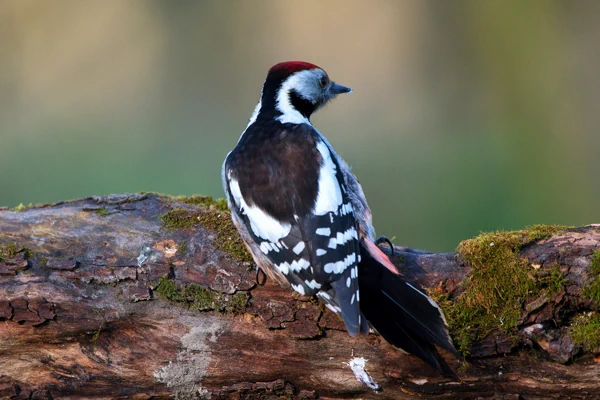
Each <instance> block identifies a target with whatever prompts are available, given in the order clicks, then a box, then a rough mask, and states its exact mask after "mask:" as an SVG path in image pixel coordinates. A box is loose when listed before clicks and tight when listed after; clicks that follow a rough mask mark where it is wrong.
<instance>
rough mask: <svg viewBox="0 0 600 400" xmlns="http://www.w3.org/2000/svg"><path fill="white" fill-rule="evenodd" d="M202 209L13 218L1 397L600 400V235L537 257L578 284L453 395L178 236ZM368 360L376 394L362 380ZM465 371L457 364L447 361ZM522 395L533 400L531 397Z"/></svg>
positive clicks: (536, 252) (492, 343)
mask: <svg viewBox="0 0 600 400" xmlns="http://www.w3.org/2000/svg"><path fill="white" fill-rule="evenodd" d="M174 207H181V208H184V209H187V210H194V209H196V207H195V206H193V205H188V204H183V203H178V202H176V201H174V200H173V199H169V198H166V197H161V196H157V195H112V196H105V197H90V198H87V199H82V200H77V201H72V202H65V203H56V204H53V205H48V206H44V207H38V208H32V209H29V210H26V211H23V212H11V211H8V210H6V209H5V210H0V244H4V245H7V244H10V245H11V246H12V248H11V249H12V250H11V252H10V254H5V255H4V256H3V257H1V258H0V321H3V322H1V323H0V397H1V398H36V399H41V398H48V399H49V398H61V399H62V398H67V399H76V398H136V399H145V398H172V397H178V398H196V397H198V398H202V397H205V398H210V397H212V398H222V399H242V398H243V399H247V398H269V399H271V398H299V399H300V398H307V399H308V398H357V397H358V398H364V399H369V398H378V399H399V398H412V396H413V395H414V394H415V393H417V394H419V396H420V397H421V398H423V399H427V398H452V399H459V398H477V397H480V398H524V399H541V398H545V399H546V398H565V397H569V398H575V399H578V398H597V396H598V393H600V380H599V379H598V376H599V374H600V363H598V362H597V361H598V359H597V358H596V361H595V360H594V354H593V353H589V352H583V351H582V350H581V349H579V348H578V347H577V346H575V345H574V344H573V342H572V340H571V338H570V337H569V334H568V329H567V327H568V326H569V324H570V321H571V318H572V317H573V315H575V314H576V313H580V312H582V311H585V310H597V304H593V303H592V302H591V301H590V300H588V299H585V298H584V296H582V295H581V290H582V288H583V287H584V285H585V284H586V282H587V280H588V267H589V265H590V260H591V257H592V254H593V251H594V250H597V249H600V229H598V228H597V227H594V226H589V227H583V228H576V229H570V230H567V231H565V232H563V233H560V234H557V235H555V236H553V237H551V238H549V239H546V240H542V241H540V242H538V243H535V244H532V245H529V246H526V247H525V248H523V249H522V251H521V256H522V257H525V258H527V259H528V261H529V262H530V263H531V264H535V265H539V268H541V269H544V268H549V267H550V266H551V265H556V264H557V263H558V265H560V267H561V271H563V274H564V277H565V279H566V280H567V283H566V284H565V285H564V287H563V289H562V290H561V291H560V292H559V293H557V294H555V295H553V296H550V297H545V298H537V299H530V300H529V301H528V302H526V303H525V304H523V311H522V314H523V315H522V317H521V319H520V324H519V333H520V335H519V338H518V339H519V340H517V341H515V340H513V339H514V338H509V337H508V336H506V335H504V334H502V333H501V331H493V332H492V333H491V334H489V335H488V336H487V337H486V338H485V339H483V340H481V341H479V342H477V343H474V344H473V346H472V348H471V354H472V356H473V357H471V358H469V359H468V361H469V363H467V364H466V367H463V368H462V369H461V370H460V372H459V377H460V381H454V382H453V381H449V380H448V379H445V378H442V377H440V376H439V375H438V374H437V373H436V372H435V371H433V370H431V369H430V368H429V367H428V366H426V365H425V364H424V363H422V362H421V361H420V360H418V359H416V358H414V357H411V356H408V355H405V354H402V353H401V352H399V351H397V350H396V349H394V348H393V347H391V346H389V345H388V344H387V343H385V342H384V341H383V340H382V339H381V338H380V337H379V336H377V335H374V334H371V335H369V336H366V337H358V338H351V337H349V336H348V335H347V334H346V333H345V332H344V327H343V323H342V322H341V321H340V320H339V319H338V318H337V317H336V316H335V315H333V314H331V313H330V312H329V311H325V310H323V308H322V307H321V306H320V305H319V304H318V303H317V302H315V301H314V300H311V299H308V298H303V297H300V296H297V295H296V294H294V293H293V292H292V291H291V290H289V289H286V288H281V287H279V286H276V285H274V284H273V282H267V283H266V285H264V286H257V285H256V284H255V272H254V271H253V270H251V267H252V264H250V263H244V262H242V263H240V262H236V261H234V259H233V258H232V257H231V256H230V255H229V254H227V253H224V252H222V251H220V250H218V249H216V248H215V246H214V244H215V240H217V237H216V235H215V233H214V232H213V231H212V230H211V229H208V228H206V227H203V226H201V225H195V226H191V227H188V228H184V229H177V230H172V231H169V230H166V229H164V227H162V222H161V219H160V216H161V215H162V214H164V213H165V212H167V211H169V210H170V209H172V208H174ZM395 254H396V257H394V262H395V264H397V265H398V266H399V268H400V269H401V270H402V271H403V272H404V274H405V276H406V277H407V279H408V280H410V281H413V282H417V283H419V284H420V285H421V286H423V287H429V288H431V287H437V288H440V289H441V290H443V291H445V292H447V293H450V294H452V295H456V294H458V293H460V291H461V290H462V289H461V282H463V280H464V278H465V277H466V276H467V275H468V274H469V271H470V267H469V266H467V265H465V264H464V263H463V262H462V261H461V260H460V258H459V257H457V255H456V254H454V253H448V254H432V253H427V252H422V251H415V250H411V249H405V248H400V247H398V248H396V251H395ZM161 278H163V279H164V278H170V279H173V280H174V281H175V282H176V283H177V284H178V285H190V284H194V285H199V286H198V287H200V286H201V287H203V288H205V289H209V290H210V293H214V294H218V296H219V297H218V298H219V299H220V301H224V302H227V301H231V300H232V299H233V296H235V294H236V293H240V292H247V293H248V295H249V296H248V297H249V301H248V304H247V306H246V308H245V311H243V312H241V313H238V314H233V313H231V312H219V311H214V310H213V311H211V310H205V309H206V308H209V309H210V308H220V306H218V305H215V304H213V305H212V306H210V305H209V306H204V308H201V309H202V310H204V311H198V310H196V309H194V308H198V307H194V306H193V303H192V302H187V301H186V300H189V299H188V298H184V299H183V300H184V302H183V303H182V302H173V301H168V300H165V299H161V298H160V296H158V293H157V290H156V289H157V285H158V282H159V281H160V279H161ZM353 357H364V358H365V359H367V360H368V362H367V364H366V369H367V372H368V373H369V374H370V376H371V377H372V378H373V379H374V380H375V381H376V382H377V383H378V384H379V385H381V386H382V387H383V391H382V392H379V393H375V392H373V391H372V390H370V389H368V388H367V387H366V386H364V385H363V384H362V383H360V382H358V381H357V380H356V378H355V376H354V374H353V372H352V371H351V370H350V368H349V367H348V362H349V361H350V360H351V359H352V358H353ZM448 362H449V363H450V364H451V365H452V366H453V367H455V368H458V367H459V364H458V362H456V361H455V360H451V359H449V360H448ZM519 396H520V397H519Z"/></svg>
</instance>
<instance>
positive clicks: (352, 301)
mask: <svg viewBox="0 0 600 400" xmlns="http://www.w3.org/2000/svg"><path fill="white" fill-rule="evenodd" d="M355 297H356V295H355V294H354V293H353V294H352V298H351V299H350V304H354V298H355Z"/></svg>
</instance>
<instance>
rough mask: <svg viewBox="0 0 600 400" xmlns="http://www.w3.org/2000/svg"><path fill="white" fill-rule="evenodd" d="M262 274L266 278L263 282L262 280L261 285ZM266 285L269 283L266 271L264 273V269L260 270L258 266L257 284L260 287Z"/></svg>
mask: <svg viewBox="0 0 600 400" xmlns="http://www.w3.org/2000/svg"><path fill="white" fill-rule="evenodd" d="M261 273H262V275H263V277H264V278H263V280H262V283H261V280H260V278H259V276H260V274H261ZM265 283H267V274H266V273H265V271H263V270H262V268H260V267H259V266H258V265H257V266H256V284H257V285H258V286H264V285H265Z"/></svg>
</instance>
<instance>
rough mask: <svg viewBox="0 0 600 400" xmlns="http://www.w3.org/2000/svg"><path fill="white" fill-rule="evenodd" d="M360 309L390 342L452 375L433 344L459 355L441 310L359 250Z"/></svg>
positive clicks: (400, 278)
mask: <svg viewBox="0 0 600 400" xmlns="http://www.w3.org/2000/svg"><path fill="white" fill-rule="evenodd" d="M358 280H359V287H360V293H361V296H360V297H361V299H360V308H361V312H362V313H363V315H364V316H365V318H366V319H367V320H368V321H369V323H370V324H371V325H372V326H373V328H374V329H375V330H377V332H379V334H380V335H381V336H383V338H384V339H385V340H387V341H388V342H389V343H390V344H392V345H394V346H396V347H399V348H401V349H402V350H404V351H406V352H408V353H411V354H414V355H415V356H417V357H419V358H421V359H422V360H423V361H425V362H426V363H428V364H429V365H431V366H432V367H434V368H436V369H438V370H439V371H441V372H442V373H443V374H444V375H446V376H455V375H454V373H453V372H452V370H451V369H450V368H449V367H448V365H447V364H446V363H445V361H444V359H443V358H442V357H441V356H440V354H439V353H438V351H437V349H436V348H435V345H437V346H440V347H442V348H443V349H445V350H447V351H448V352H450V353H452V354H453V355H455V356H456V357H458V352H457V351H456V349H454V346H453V345H452V341H451V339H450V336H449V335H448V327H447V326H446V323H445V321H444V317H443V313H442V311H441V310H440V309H439V307H438V306H437V304H435V302H433V300H431V299H430V298H429V297H428V296H426V295H425V294H424V293H423V292H421V291H420V290H418V289H417V288H415V287H414V286H412V285H410V284H409V283H407V282H405V281H404V279H402V277H401V276H399V275H396V274H394V273H392V272H391V271H389V270H388V269H387V268H385V267H384V266H383V265H381V264H380V263H379V262H378V261H376V260H375V259H374V258H373V257H371V256H370V254H369V253H368V251H367V250H366V249H362V251H361V263H360V265H359V271H358Z"/></svg>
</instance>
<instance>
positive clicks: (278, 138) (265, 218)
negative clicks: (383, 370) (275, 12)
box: [221, 61, 458, 375]
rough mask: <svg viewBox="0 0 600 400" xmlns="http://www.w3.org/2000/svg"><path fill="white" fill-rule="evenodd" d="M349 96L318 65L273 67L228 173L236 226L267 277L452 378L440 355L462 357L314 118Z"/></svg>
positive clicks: (355, 330) (228, 161)
mask: <svg viewBox="0 0 600 400" xmlns="http://www.w3.org/2000/svg"><path fill="white" fill-rule="evenodd" d="M351 92H352V89H350V88H349V87H346V86H343V85H340V84H337V83H336V82H334V81H333V80H331V79H330V78H329V75H328V74H327V73H326V72H325V70H324V69H322V68H320V67H318V66H317V65H315V64H312V63H308V62H304V61H286V62H282V63H279V64H276V65H274V66H273V67H271V68H270V69H269V71H268V73H267V77H266V80H265V81H264V84H263V86H262V90H261V94H260V100H259V102H258V104H257V105H256V107H255V108H254V112H253V113H252V115H251V117H250V120H249V122H248V125H247V126H246V129H245V130H244V131H243V133H242V134H241V136H240V138H239V140H238V142H237V145H236V146H235V148H234V149H233V150H232V151H231V152H229V153H228V154H227V156H226V158H225V161H224V163H223V167H222V171H221V174H222V180H223V187H224V191H225V194H226V199H227V203H228V206H229V208H230V210H231V217H232V220H233V223H234V225H235V226H236V228H237V230H238V231H239V233H240V236H241V237H242V239H243V241H244V243H245V244H246V247H247V248H248V250H249V251H250V253H251V254H252V257H253V259H254V261H255V262H256V264H257V267H258V268H260V269H262V270H263V271H264V272H265V274H266V275H267V277H268V278H269V279H273V280H274V281H276V282H278V283H279V284H281V285H283V286H287V287H290V286H291V288H292V289H293V290H295V291H296V292H298V293H299V294H301V295H305V296H317V298H319V299H320V300H321V301H322V302H323V303H324V304H325V306H326V307H327V308H329V309H330V310H332V311H333V312H334V313H336V314H338V315H339V316H341V318H342V319H343V321H344V325H345V328H346V331H347V332H348V334H350V335H351V336H356V335H359V334H368V333H369V331H370V330H371V329H373V331H375V332H377V333H379V334H380V335H381V336H382V337H383V338H384V339H385V340H386V341H387V342H389V343H390V344H392V345H393V346H395V347H397V348H399V349H401V350H403V351H405V352H408V353H410V354H413V355H415V356H417V357H419V358H421V359H422V360H423V361H425V362H426V363H427V364H429V365H431V366H432V367H434V368H435V369H437V370H439V371H441V372H442V373H443V374H450V375H452V372H451V370H450V368H449V367H448V365H447V364H446V363H445V361H444V359H443V357H442V356H441V355H440V354H439V352H438V351H437V349H436V346H439V347H441V348H443V349H445V350H446V351H448V352H449V353H451V354H453V355H454V356H458V354H457V352H456V350H455V348H454V346H453V344H452V340H451V338H450V336H449V334H448V326H447V323H446V319H445V317H444V314H443V312H442V310H441V309H440V307H439V306H438V305H437V304H436V302H435V301H434V300H433V299H431V298H430V297H429V296H427V295H426V294H425V293H424V292H423V291H422V290H420V289H418V288H417V287H416V286H415V285H412V284H411V283H409V282H407V281H406V280H404V279H403V277H402V275H401V274H400V273H399V271H398V269H397V268H396V266H395V265H394V264H393V263H392V262H391V261H390V259H389V258H388V256H387V255H386V254H385V253H384V252H383V251H382V250H381V249H380V248H379V247H378V246H377V243H378V240H377V239H375V229H374V227H373V222H372V214H371V210H370V208H369V206H368V204H367V200H366V197H365V194H364V192H363V189H362V186H361V185H360V183H359V182H358V180H357V178H356V176H355V175H354V174H353V173H352V172H351V170H350V167H349V165H348V164H347V163H346V162H345V161H344V160H343V159H342V158H341V157H340V156H339V155H338V153H337V152H336V151H335V150H334V148H333V147H332V145H331V144H330V143H329V141H328V140H327V139H326V138H325V136H323V135H322V134H321V133H320V132H319V131H318V130H317V129H316V128H315V127H314V126H313V124H312V122H311V120H310V118H311V116H312V115H313V114H314V113H315V112H316V111H318V110H319V109H321V108H323V106H325V105H326V104H327V103H329V102H330V101H331V100H333V99H334V98H335V97H337V96H338V95H340V94H344V93H351Z"/></svg>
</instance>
